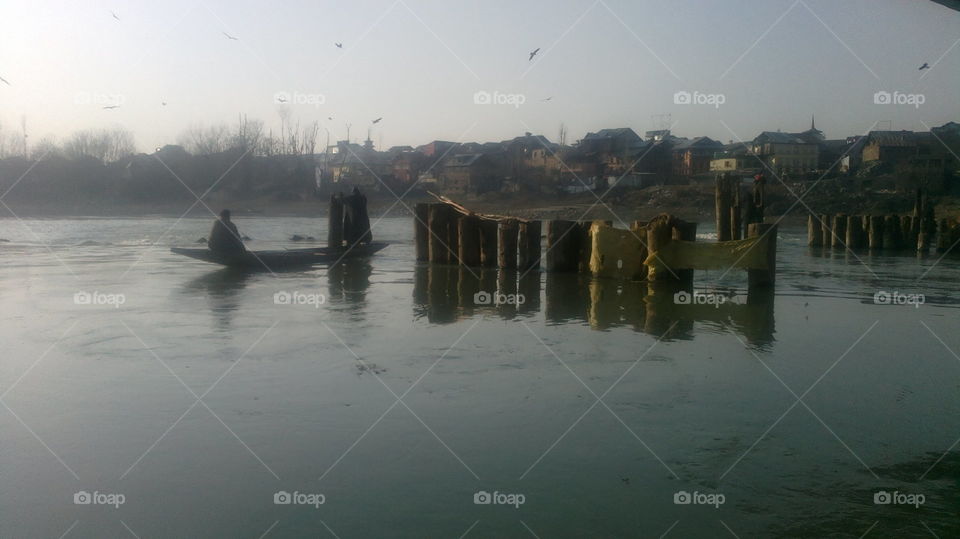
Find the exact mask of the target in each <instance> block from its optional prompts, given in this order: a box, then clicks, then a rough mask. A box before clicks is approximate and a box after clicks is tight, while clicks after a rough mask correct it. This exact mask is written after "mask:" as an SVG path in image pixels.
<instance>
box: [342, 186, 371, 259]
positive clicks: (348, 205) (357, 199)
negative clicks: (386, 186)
mask: <svg viewBox="0 0 960 539" xmlns="http://www.w3.org/2000/svg"><path fill="white" fill-rule="evenodd" d="M343 236H344V238H343V239H345V240H346V241H347V246H348V247H352V246H354V245H358V244H361V243H370V242H372V241H373V234H372V233H371V232H370V215H369V214H367V197H366V196H365V195H364V194H363V193H361V192H360V189H358V188H356V187H354V188H353V192H352V193H350V194H349V195H347V196H345V197H343Z"/></svg>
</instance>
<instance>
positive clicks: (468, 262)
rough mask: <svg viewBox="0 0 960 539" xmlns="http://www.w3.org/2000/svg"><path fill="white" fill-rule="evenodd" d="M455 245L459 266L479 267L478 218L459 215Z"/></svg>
mask: <svg viewBox="0 0 960 539" xmlns="http://www.w3.org/2000/svg"><path fill="white" fill-rule="evenodd" d="M457 234H458V236H459V238H458V241H457V244H458V246H459V253H458V254H459V257H460V265H461V266H470V267H474V266H479V265H480V260H481V254H480V252H481V251H480V218H479V217H477V216H475V215H461V216H460V218H459V219H458V220H457Z"/></svg>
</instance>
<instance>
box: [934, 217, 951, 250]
mask: <svg viewBox="0 0 960 539" xmlns="http://www.w3.org/2000/svg"><path fill="white" fill-rule="evenodd" d="M950 235H951V230H950V221H948V220H947V219H940V225H939V227H938V230H937V252H938V253H945V252H947V249H949V248H950Z"/></svg>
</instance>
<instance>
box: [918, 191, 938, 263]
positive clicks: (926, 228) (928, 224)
mask: <svg viewBox="0 0 960 539" xmlns="http://www.w3.org/2000/svg"><path fill="white" fill-rule="evenodd" d="M919 228H920V234H919V237H918V239H917V251H920V252H921V253H926V252H927V251H929V250H930V247H931V246H932V245H933V235H934V234H935V233H936V232H937V221H936V219H935V218H934V209H933V204H931V203H930V202H929V200H928V199H926V198H924V204H923V213H922V217H921V218H920V226H919Z"/></svg>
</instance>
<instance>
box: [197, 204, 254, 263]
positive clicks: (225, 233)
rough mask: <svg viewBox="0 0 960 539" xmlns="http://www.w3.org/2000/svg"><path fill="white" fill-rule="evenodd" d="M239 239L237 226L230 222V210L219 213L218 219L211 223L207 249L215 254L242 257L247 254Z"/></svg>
mask: <svg viewBox="0 0 960 539" xmlns="http://www.w3.org/2000/svg"><path fill="white" fill-rule="evenodd" d="M240 238H241V237H240V232H238V231H237V225H235V224H234V223H233V221H231V220H230V210H223V211H222V212H220V218H219V219H217V220H216V221H214V223H213V229H212V230H211V231H210V239H209V240H207V247H209V248H210V250H211V251H214V252H216V253H222V254H225V255H242V254H243V253H245V252H247V248H246V247H244V246H243V240H242V239H240Z"/></svg>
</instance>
